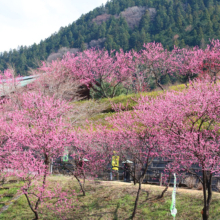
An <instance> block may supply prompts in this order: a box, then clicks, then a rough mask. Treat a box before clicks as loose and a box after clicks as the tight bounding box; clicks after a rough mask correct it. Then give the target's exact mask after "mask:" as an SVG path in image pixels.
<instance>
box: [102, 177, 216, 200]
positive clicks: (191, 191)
mask: <svg viewBox="0 0 220 220" xmlns="http://www.w3.org/2000/svg"><path fill="white" fill-rule="evenodd" d="M100 184H101V185H105V186H113V187H116V186H117V187H125V186H128V187H129V188H130V187H132V188H138V184H136V186H135V185H134V184H133V183H126V182H120V181H100ZM142 189H147V190H151V189H152V190H158V191H160V192H162V191H163V189H165V186H156V185H151V184H142ZM167 191H168V192H172V191H173V187H169V188H168V190H167ZM176 191H177V193H183V194H184V193H187V194H191V195H192V194H193V195H198V196H200V195H201V196H202V195H203V193H202V190H196V189H184V188H179V187H177V190H176ZM213 195H215V196H219V197H220V193H217V192H213Z"/></svg>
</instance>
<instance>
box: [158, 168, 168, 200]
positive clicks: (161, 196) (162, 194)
mask: <svg viewBox="0 0 220 220" xmlns="http://www.w3.org/2000/svg"><path fill="white" fill-rule="evenodd" d="M170 179H171V172H170V173H169V178H168V183H167V185H166V188H165V189H164V190H163V192H162V193H161V195H160V196H159V198H163V196H164V194H165V192H166V191H167V190H168V188H169V186H170Z"/></svg>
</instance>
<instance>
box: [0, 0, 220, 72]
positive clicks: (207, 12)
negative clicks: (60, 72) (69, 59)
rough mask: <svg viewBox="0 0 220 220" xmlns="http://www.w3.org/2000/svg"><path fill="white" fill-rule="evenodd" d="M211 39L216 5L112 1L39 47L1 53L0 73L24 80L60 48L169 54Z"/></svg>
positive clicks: (216, 0)
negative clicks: (159, 47) (11, 70)
mask: <svg viewBox="0 0 220 220" xmlns="http://www.w3.org/2000/svg"><path fill="white" fill-rule="evenodd" d="M152 15H153V16H152ZM102 19H104V20H102ZM213 38H214V39H217V38H220V0H191V1H187V0H111V1H108V2H107V3H106V4H105V5H102V6H100V7H97V8H95V9H94V10H92V11H90V12H88V13H87V14H85V15H82V16H81V17H80V18H79V19H78V20H77V21H75V22H73V23H72V24H70V25H68V26H66V27H61V28H60V30H59V31H58V32H57V33H54V34H52V35H51V36H50V37H48V38H46V39H45V40H42V41H41V42H40V43H39V44H38V45H37V44H33V45H32V46H30V47H26V46H21V47H20V48H19V49H18V50H15V49H14V50H11V51H9V52H2V53H0V70H4V69H6V68H7V64H12V65H14V66H15V68H16V70H17V72H18V73H19V74H21V75H26V74H27V73H28V68H29V67H31V68H36V67H37V64H36V62H35V60H46V59H48V58H49V56H52V55H53V56H54V57H56V56H58V54H57V53H59V50H62V48H71V49H70V50H72V51H77V50H80V51H83V50H85V49H87V48H91V47H97V48H103V47H105V48H106V49H107V50H108V51H110V50H112V49H115V50H116V51H118V50H119V49H121V48H122V49H123V50H124V51H128V50H130V49H134V50H137V51H138V50H141V49H142V46H143V44H144V43H148V42H153V41H155V42H161V43H162V44H163V46H164V47H165V48H167V49H168V50H171V49H172V48H173V45H176V46H178V47H181V48H182V47H186V46H189V47H193V46H196V45H199V46H201V47H202V48H203V47H205V45H206V44H208V43H209V39H213ZM91 45H92V46H91ZM74 48H75V49H74ZM76 48H77V49H76ZM54 54H55V55H54ZM61 55H62V53H59V56H58V58H61V57H62V56H61ZM50 58H51V57H50Z"/></svg>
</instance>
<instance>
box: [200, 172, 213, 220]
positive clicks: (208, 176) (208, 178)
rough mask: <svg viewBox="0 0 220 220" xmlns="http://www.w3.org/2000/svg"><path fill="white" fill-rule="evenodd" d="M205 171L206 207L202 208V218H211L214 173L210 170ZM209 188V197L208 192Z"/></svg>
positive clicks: (204, 192)
mask: <svg viewBox="0 0 220 220" xmlns="http://www.w3.org/2000/svg"><path fill="white" fill-rule="evenodd" d="M207 172H208V171H203V198H204V207H203V210H202V219H203V220H208V219H209V209H210V204H211V201H212V173H211V172H210V171H209V173H207ZM206 190H208V198H207V194H206Z"/></svg>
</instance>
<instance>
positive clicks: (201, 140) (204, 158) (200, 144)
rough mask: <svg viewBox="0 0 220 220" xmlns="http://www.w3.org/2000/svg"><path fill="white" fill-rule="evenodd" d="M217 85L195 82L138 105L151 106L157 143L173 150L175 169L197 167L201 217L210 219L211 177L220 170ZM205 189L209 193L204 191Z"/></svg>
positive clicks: (205, 219)
mask: <svg viewBox="0 0 220 220" xmlns="http://www.w3.org/2000/svg"><path fill="white" fill-rule="evenodd" d="M219 92H220V87H219V85H218V84H210V83H209V82H207V81H204V82H194V84H193V86H190V87H189V88H188V89H187V90H185V91H183V92H169V93H167V94H166V95H164V96H163V97H161V98H158V99H156V100H154V101H153V102H149V100H148V99H147V98H143V100H142V101H141V102H140V105H139V106H140V107H141V109H142V112H143V113H146V110H145V109H151V116H152V117H154V120H155V123H157V124H158V125H160V127H161V131H160V136H159V138H160V142H161V143H163V146H164V148H167V149H169V150H170V152H171V153H172V154H171V155H170V156H171V159H173V160H174V161H175V164H176V166H177V169H179V170H186V171H189V170H190V169H191V167H192V166H193V165H195V164H196V165H197V166H199V168H200V169H201V171H202V175H201V177H200V175H199V174H198V177H199V178H200V181H201V182H202V185H203V197H204V207H203V219H204V220H207V219H208V218H209V210H210V205H211V200H212V177H213V176H214V175H216V174H219V171H220V160H219V158H220V152H219V129H220V127H219V124H220V123H219V117H218V115H219V113H220V107H219V95H220V94H219ZM207 192H208V193H207Z"/></svg>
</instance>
